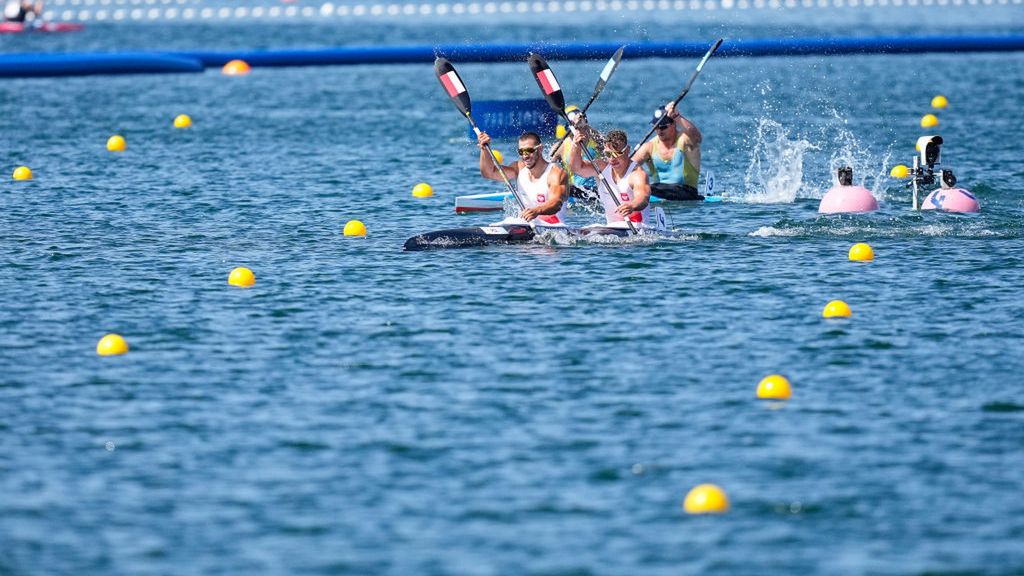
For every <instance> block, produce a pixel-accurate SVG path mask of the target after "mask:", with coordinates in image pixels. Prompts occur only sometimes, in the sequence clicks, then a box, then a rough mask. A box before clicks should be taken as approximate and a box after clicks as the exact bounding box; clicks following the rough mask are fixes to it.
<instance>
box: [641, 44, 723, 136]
mask: <svg viewBox="0 0 1024 576" xmlns="http://www.w3.org/2000/svg"><path fill="white" fill-rule="evenodd" d="M722 40H724V38H719V39H718V41H717V42H715V43H714V45H713V46H711V49H710V50H708V51H707V54H704V57H703V58H701V59H700V63H699V64H697V69H696V70H694V71H693V76H690V80H689V81H688V82H687V83H686V86H683V91H682V92H680V93H679V96H676V99H675V100H673V101H672V109H673V110H674V109H675V108H676V107H678V106H679V103H680V102H682V100H683V98H686V94H687V93H689V91H690V87H691V86H693V83H694V81H696V80H697V76H700V71H701V70H703V69H704V64H706V63H707V61H708V59H709V58H711V55H712V54H714V53H715V51H716V50H718V47H719V46H721V45H722ZM657 128H658V125H657V124H655V125H654V126H651V129H650V130H648V131H647V135H645V136H644V137H643V138H641V139H640V141H639V142H638V143H637V145H636V146H634V147H633V154H636V152H637V150H639V149H640V147H641V146H643V145H644V144H646V143H647V139H648V138H650V137H651V134H654V131H655V130H656V129H657Z"/></svg>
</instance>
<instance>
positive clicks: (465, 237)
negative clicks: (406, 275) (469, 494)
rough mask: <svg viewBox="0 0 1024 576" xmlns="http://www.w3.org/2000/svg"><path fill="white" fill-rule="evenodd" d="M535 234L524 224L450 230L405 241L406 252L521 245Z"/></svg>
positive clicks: (424, 234) (438, 231)
mask: <svg viewBox="0 0 1024 576" xmlns="http://www.w3.org/2000/svg"><path fill="white" fill-rule="evenodd" d="M534 236H536V233H535V232H534V231H533V228H531V227H529V226H526V225H524V224H509V225H502V226H473V227H471V228H450V229H448V230H437V231H434V232H426V233H423V234H417V235H416V236H413V237H412V238H409V239H408V240H406V241H405V250H406V251H410V252H411V251H417V250H435V249H441V248H472V247H476V246H490V245H494V244H522V243H523V242H529V241H530V240H533V238H534Z"/></svg>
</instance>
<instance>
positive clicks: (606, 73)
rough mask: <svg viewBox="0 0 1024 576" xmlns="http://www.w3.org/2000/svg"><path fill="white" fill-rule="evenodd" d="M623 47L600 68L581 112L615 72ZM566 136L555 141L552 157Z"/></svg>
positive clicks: (583, 112) (585, 109) (584, 111)
mask: <svg viewBox="0 0 1024 576" xmlns="http://www.w3.org/2000/svg"><path fill="white" fill-rule="evenodd" d="M625 49H626V47H625V46H623V47H621V48H619V49H618V50H616V51H615V54H612V57H611V58H610V59H609V60H608V63H607V64H605V65H604V68H602V69H601V77H600V78H598V79H597V85H596V86H594V94H593V95H591V97H590V100H588V101H587V103H586V104H584V105H583V108H580V113H581V114H586V113H587V110H588V109H589V108H590V105H591V104H593V103H594V100H597V97H598V96H600V95H601V91H602V90H604V85H605V84H607V83H608V79H609V78H611V77H612V74H614V73H615V69H616V68H618V67H619V61H620V60H622V51H623V50H625ZM568 137H569V134H568V133H566V135H565V136H562V138H561V139H559V140H558V142H555V145H554V146H552V147H551V156H552V157H554V155H555V153H556V152H557V151H558V150H561V149H562V143H563V142H565V139H566V138H568Z"/></svg>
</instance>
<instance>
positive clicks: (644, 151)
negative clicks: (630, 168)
mask: <svg viewBox="0 0 1024 576" xmlns="http://www.w3.org/2000/svg"><path fill="white" fill-rule="evenodd" d="M651 146H654V141H653V140H648V141H647V142H645V143H644V145H643V146H641V147H640V149H639V150H637V151H636V154H633V157H632V158H630V160H632V161H633V162H636V163H637V164H643V163H644V162H646V161H647V160H648V159H649V158H650V157H651Z"/></svg>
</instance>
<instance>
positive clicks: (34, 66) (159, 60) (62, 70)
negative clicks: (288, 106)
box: [0, 52, 205, 78]
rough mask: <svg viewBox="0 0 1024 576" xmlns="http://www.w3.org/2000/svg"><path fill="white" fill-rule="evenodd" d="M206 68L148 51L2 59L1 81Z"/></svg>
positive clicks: (190, 61)
mask: <svg viewBox="0 0 1024 576" xmlns="http://www.w3.org/2000/svg"><path fill="white" fill-rule="evenodd" d="M204 69H205V67H204V66H203V63H202V62H201V61H199V60H198V59H196V58H189V57H185V56H173V55H169V54H160V53H148V52H120V53H109V54H96V53H93V54H89V53H71V54H5V55H3V56H0V78H27V77H33V76H88V75H92V74H147V73H157V72H160V73H163V72H202V71H203V70H204Z"/></svg>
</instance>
